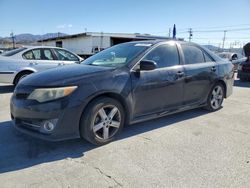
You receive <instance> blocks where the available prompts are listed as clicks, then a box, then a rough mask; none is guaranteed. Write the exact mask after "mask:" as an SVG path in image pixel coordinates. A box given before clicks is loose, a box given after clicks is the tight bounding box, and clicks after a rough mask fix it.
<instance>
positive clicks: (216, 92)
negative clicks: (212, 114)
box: [210, 85, 223, 110]
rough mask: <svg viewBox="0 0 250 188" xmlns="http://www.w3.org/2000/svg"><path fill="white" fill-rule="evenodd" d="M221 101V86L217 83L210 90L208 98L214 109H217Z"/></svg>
mask: <svg viewBox="0 0 250 188" xmlns="http://www.w3.org/2000/svg"><path fill="white" fill-rule="evenodd" d="M222 101H223V88H222V87H221V86H220V85H217V86H216V87H214V89H213V91H212V95H211V100H210V103H211V107H212V108H213V109H214V110H217V109H219V108H220V106H221V104H222Z"/></svg>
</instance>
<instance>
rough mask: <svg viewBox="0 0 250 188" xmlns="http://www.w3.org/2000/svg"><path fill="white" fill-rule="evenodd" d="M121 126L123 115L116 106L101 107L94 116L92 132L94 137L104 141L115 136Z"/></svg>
mask: <svg viewBox="0 0 250 188" xmlns="http://www.w3.org/2000/svg"><path fill="white" fill-rule="evenodd" d="M120 125H121V113H120V111H119V109H118V108H117V107H116V106H115V105H106V106H103V107H101V108H100V109H99V110H98V111H97V113H96V114H95V115H94V118H93V121H92V130H93V133H94V135H95V136H96V137H97V138H99V139H102V140H107V139H109V138H111V137H112V136H114V135H115V134H116V133H117V131H118V130H119V127H120Z"/></svg>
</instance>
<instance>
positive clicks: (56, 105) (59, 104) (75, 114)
mask: <svg viewBox="0 0 250 188" xmlns="http://www.w3.org/2000/svg"><path fill="white" fill-rule="evenodd" d="M67 102H68V101H67V100H57V101H53V102H49V103H44V104H37V103H32V102H30V101H28V100H20V99H18V100H17V99H16V98H15V96H12V98H11V103H10V111H11V118H12V122H13V124H14V126H15V128H16V129H17V130H19V131H20V132H23V133H25V134H28V135H30V136H33V137H36V138H40V139H43V140H48V141H60V140H66V139H72V138H79V137H80V134H79V123H80V122H79V121H80V117H81V112H82V109H81V106H80V105H79V106H73V107H69V105H65V103H67ZM51 120H52V121H53V122H56V123H55V129H54V130H53V131H51V132H46V131H44V129H43V123H44V122H45V121H51Z"/></svg>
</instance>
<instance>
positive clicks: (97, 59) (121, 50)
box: [81, 43, 152, 67]
mask: <svg viewBox="0 0 250 188" xmlns="http://www.w3.org/2000/svg"><path fill="white" fill-rule="evenodd" d="M150 46H152V44H151V43H124V44H119V45H116V46H113V47H111V48H108V49H106V50H104V51H101V52H99V53H98V54H96V55H93V56H92V57H90V58H88V59H86V60H84V61H82V62H81V64H85V65H95V66H107V67H120V66H123V65H126V64H128V63H129V62H130V61H131V60H133V59H134V58H135V57H136V56H138V55H139V54H141V53H142V52H143V51H145V50H146V49H148V48H149V47H150Z"/></svg>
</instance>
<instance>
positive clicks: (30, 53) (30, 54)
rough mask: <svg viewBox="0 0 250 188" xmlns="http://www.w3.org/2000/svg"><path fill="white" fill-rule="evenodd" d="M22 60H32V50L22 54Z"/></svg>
mask: <svg viewBox="0 0 250 188" xmlns="http://www.w3.org/2000/svg"><path fill="white" fill-rule="evenodd" d="M23 58H24V59H28V60H32V59H34V54H33V52H32V50H30V51H28V52H25V53H24V54H23Z"/></svg>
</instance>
